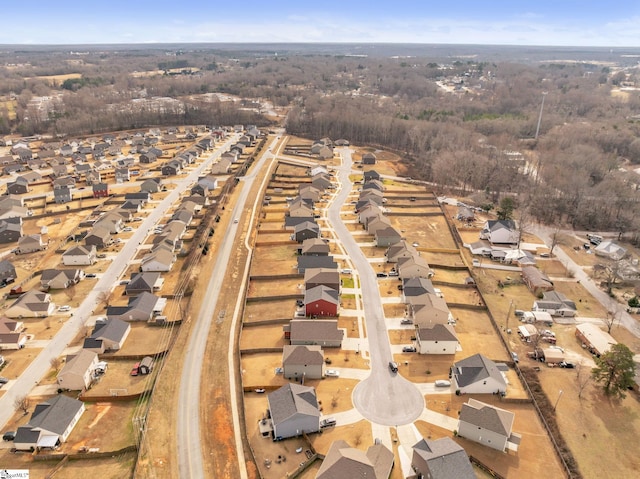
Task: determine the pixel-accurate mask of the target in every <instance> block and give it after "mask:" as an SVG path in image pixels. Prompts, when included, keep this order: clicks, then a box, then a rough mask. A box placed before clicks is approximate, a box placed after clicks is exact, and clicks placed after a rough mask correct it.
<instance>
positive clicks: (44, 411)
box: [28, 394, 84, 434]
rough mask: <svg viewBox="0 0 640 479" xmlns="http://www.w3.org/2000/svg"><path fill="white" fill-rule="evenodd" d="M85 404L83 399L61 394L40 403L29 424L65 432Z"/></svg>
mask: <svg viewBox="0 0 640 479" xmlns="http://www.w3.org/2000/svg"><path fill="white" fill-rule="evenodd" d="M83 406H84V404H83V403H82V402H81V401H78V400H77V399H72V398H69V397H67V396H64V395H62V394H59V395H57V396H54V397H53V398H51V399H49V400H48V401H44V402H41V403H40V404H38V405H37V406H36V408H35V410H34V411H33V415H32V416H31V420H30V421H29V424H28V425H29V426H30V427H32V428H36V427H37V428H41V429H44V430H46V431H50V432H54V433H56V434H63V433H64V432H65V431H66V429H67V427H69V424H70V423H71V421H72V420H73V418H74V417H75V416H76V414H78V411H80V409H82V407H83Z"/></svg>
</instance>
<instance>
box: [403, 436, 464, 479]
mask: <svg viewBox="0 0 640 479" xmlns="http://www.w3.org/2000/svg"><path fill="white" fill-rule="evenodd" d="M411 468H412V469H413V472H415V473H416V477H423V478H429V479H476V474H475V472H474V471H473V466H472V465H471V461H469V456H467V453H466V452H465V450H464V449H463V448H462V446H460V445H459V444H458V443H457V442H455V441H454V440H453V439H451V438H450V437H442V438H440V439H435V440H431V439H422V440H420V441H419V442H418V443H417V444H415V445H414V446H413V455H412V456H411Z"/></svg>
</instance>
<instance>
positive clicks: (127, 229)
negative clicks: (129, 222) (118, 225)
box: [122, 226, 133, 233]
mask: <svg viewBox="0 0 640 479" xmlns="http://www.w3.org/2000/svg"><path fill="white" fill-rule="evenodd" d="M122 231H125V232H127V233H128V232H130V231H133V228H132V227H131V226H126V227H124V228H122Z"/></svg>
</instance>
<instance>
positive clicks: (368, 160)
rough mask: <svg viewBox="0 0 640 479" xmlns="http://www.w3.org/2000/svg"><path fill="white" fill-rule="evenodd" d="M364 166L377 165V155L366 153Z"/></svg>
mask: <svg viewBox="0 0 640 479" xmlns="http://www.w3.org/2000/svg"><path fill="white" fill-rule="evenodd" d="M362 164H363V165H375V164H376V155H374V154H373V153H365V154H364V155H362Z"/></svg>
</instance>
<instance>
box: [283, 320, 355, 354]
mask: <svg viewBox="0 0 640 479" xmlns="http://www.w3.org/2000/svg"><path fill="white" fill-rule="evenodd" d="M283 330H284V337H285V339H289V340H290V342H291V344H292V345H293V346H296V345H303V346H309V345H311V346H315V345H319V346H322V347H325V348H339V347H342V339H343V337H344V330H342V329H338V320H337V319H293V320H291V321H290V322H289V324H288V325H285V326H284V327H283Z"/></svg>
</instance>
